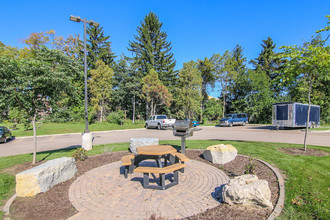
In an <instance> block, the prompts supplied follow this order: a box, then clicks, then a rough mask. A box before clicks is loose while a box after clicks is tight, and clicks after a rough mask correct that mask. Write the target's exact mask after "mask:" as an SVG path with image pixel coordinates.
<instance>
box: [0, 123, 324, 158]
mask: <svg viewBox="0 0 330 220" xmlns="http://www.w3.org/2000/svg"><path fill="white" fill-rule="evenodd" d="M200 128H202V130H201V131H198V132H194V136H193V137H190V138H189V140H242V141H262V142H279V143H294V144H303V143H304V132H303V131H301V130H299V129H298V130H297V129H294V130H279V131H276V130H274V129H273V127H271V126H253V125H248V126H244V127H243V126H234V127H231V128H229V127H203V126H200ZM93 137H94V142H93V144H96V145H97V144H106V143H119V142H129V140H130V138H133V137H155V138H159V140H180V138H178V137H174V136H173V132H172V131H169V130H160V131H159V130H156V129H148V130H147V129H144V128H142V129H131V130H115V131H106V132H93ZM307 144H308V145H320V146H328V147H330V132H310V133H309V134H308V139H307ZM79 145H81V134H63V135H49V136H40V137H38V152H39V151H47V150H55V149H61V148H67V147H75V146H79ZM32 151H33V138H32V137H22V138H16V139H15V140H12V141H10V142H8V143H6V144H0V157H3V156H9V155H17V154H24V153H31V152H32Z"/></svg>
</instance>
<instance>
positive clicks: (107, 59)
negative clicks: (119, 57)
mask: <svg viewBox="0 0 330 220" xmlns="http://www.w3.org/2000/svg"><path fill="white" fill-rule="evenodd" d="M87 34H88V35H89V39H87V42H88V45H87V50H88V54H87V63H88V64H87V65H88V67H89V68H90V69H95V66H96V61H98V60H102V61H103V62H104V63H105V65H111V64H112V63H113V61H114V58H115V56H114V53H112V51H111V42H110V41H109V38H110V36H105V35H104V32H103V27H94V26H88V27H87Z"/></svg>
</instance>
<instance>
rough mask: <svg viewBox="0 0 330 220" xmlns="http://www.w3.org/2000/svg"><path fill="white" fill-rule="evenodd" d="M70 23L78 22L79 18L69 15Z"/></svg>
mask: <svg viewBox="0 0 330 220" xmlns="http://www.w3.org/2000/svg"><path fill="white" fill-rule="evenodd" d="M70 21H75V22H80V21H81V18H80V17H79V16H74V15H70Z"/></svg>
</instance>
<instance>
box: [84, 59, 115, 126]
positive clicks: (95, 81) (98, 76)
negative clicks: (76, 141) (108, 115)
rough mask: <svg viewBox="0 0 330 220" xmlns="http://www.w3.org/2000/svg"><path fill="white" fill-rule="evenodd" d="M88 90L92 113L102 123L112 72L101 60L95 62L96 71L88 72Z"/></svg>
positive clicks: (106, 107)
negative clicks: (89, 76) (89, 75)
mask: <svg viewBox="0 0 330 220" xmlns="http://www.w3.org/2000/svg"><path fill="white" fill-rule="evenodd" d="M90 74H91V79H90V80H89V88H90V94H91V104H92V107H93V113H94V114H97V115H98V118H99V121H100V122H102V120H103V118H104V113H105V111H106V110H107V109H108V106H109V103H110V97H111V90H112V81H113V70H112V69H111V68H110V67H109V66H107V65H106V64H105V63H104V62H103V61H102V60H98V61H97V62H96V69H93V70H91V71H90Z"/></svg>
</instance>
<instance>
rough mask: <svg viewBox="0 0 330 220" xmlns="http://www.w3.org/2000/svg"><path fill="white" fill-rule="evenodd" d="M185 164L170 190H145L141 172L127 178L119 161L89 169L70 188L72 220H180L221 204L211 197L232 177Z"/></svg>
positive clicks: (197, 164)
mask: <svg viewBox="0 0 330 220" xmlns="http://www.w3.org/2000/svg"><path fill="white" fill-rule="evenodd" d="M142 163H148V165H154V164H155V163H154V162H151V161H144V162H142ZM186 164H187V167H186V168H185V173H184V174H183V173H180V172H179V184H178V185H176V186H173V187H171V188H169V189H167V190H153V189H143V187H142V179H143V178H142V176H143V174H142V173H133V174H129V175H128V178H127V179H125V178H124V175H123V174H122V173H123V167H121V162H120V161H118V162H115V163H111V164H107V165H104V166H101V167H98V168H95V169H93V170H90V171H88V172H87V173H85V174H84V175H82V176H80V177H79V178H78V179H77V180H76V181H75V182H74V183H73V184H72V185H71V187H70V190H69V198H70V201H71V203H72V205H73V206H74V207H75V208H76V209H77V210H78V211H79V213H77V214H76V215H74V216H72V217H71V218H70V219H149V218H150V217H151V216H154V217H155V218H159V217H161V218H163V219H180V218H184V217H188V216H192V215H195V214H198V213H201V212H204V211H206V210H207V209H210V208H213V207H216V206H217V205H219V202H218V201H216V200H215V199H214V198H213V197H212V195H213V194H214V193H215V192H216V191H217V190H219V189H220V187H219V186H220V185H222V184H225V183H227V182H228V181H229V177H228V176H227V175H226V174H225V173H224V172H222V171H221V170H220V169H217V168H215V167H213V166H210V165H207V164H205V163H202V162H198V161H195V160H191V161H189V162H187V163H186ZM166 176H167V177H171V176H172V174H168V175H166ZM156 177H158V175H156ZM166 179H167V178H166ZM166 181H167V182H165V183H166V184H168V183H169V182H168V181H169V180H166ZM152 182H153V178H152V177H150V183H151V184H152ZM154 184H156V183H154Z"/></svg>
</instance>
